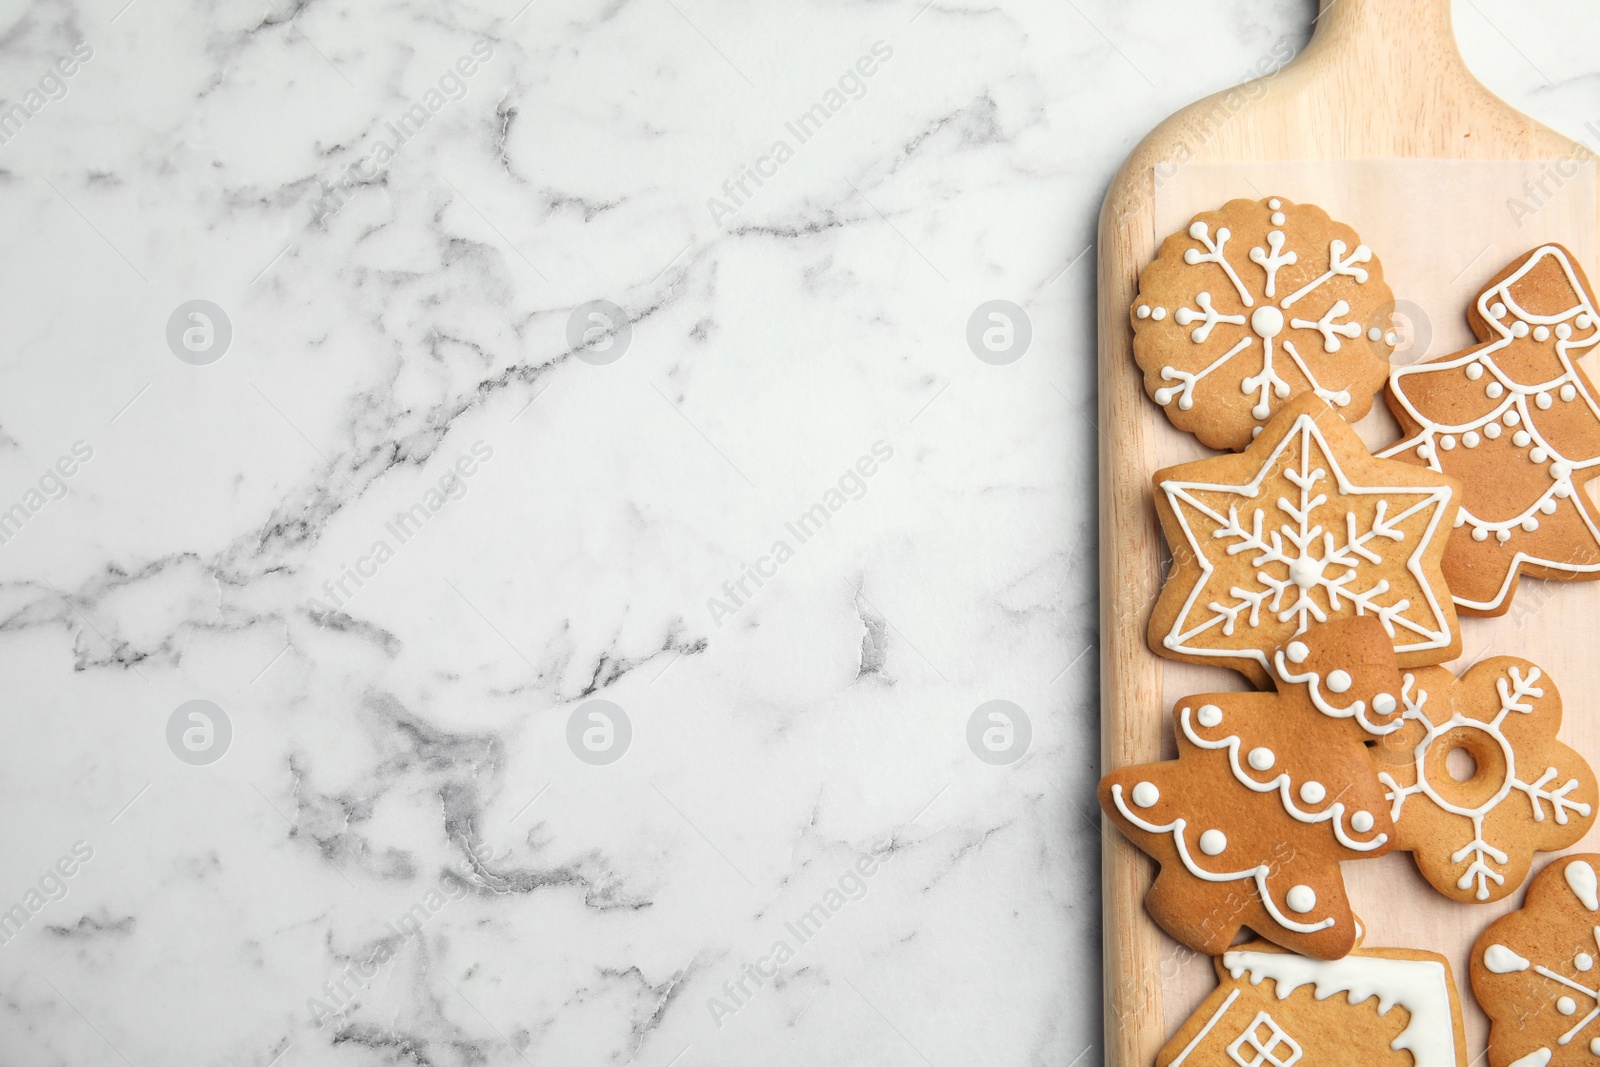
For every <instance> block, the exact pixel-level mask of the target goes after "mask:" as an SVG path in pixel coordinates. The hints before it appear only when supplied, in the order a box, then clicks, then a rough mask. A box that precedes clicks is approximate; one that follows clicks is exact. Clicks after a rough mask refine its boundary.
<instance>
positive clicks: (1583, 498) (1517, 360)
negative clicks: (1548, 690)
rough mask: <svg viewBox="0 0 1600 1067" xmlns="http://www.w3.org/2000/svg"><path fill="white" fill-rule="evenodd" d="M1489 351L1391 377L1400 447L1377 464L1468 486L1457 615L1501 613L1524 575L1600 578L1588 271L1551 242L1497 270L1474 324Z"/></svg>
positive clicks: (1599, 438) (1598, 437)
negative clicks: (1587, 369)
mask: <svg viewBox="0 0 1600 1067" xmlns="http://www.w3.org/2000/svg"><path fill="white" fill-rule="evenodd" d="M1467 318H1468V321H1469V323H1470V324H1471V326H1472V332H1473V333H1474V334H1475V335H1476V336H1477V337H1478V339H1479V341H1481V342H1483V343H1481V344H1478V345H1476V346H1474V347H1472V348H1468V349H1466V350H1465V351H1462V352H1456V353H1454V354H1452V355H1448V356H1442V357H1440V358H1439V359H1434V360H1429V361H1428V362H1427V363H1419V364H1417V365H1415V366H1411V367H1402V368H1400V369H1398V370H1396V371H1395V372H1394V377H1393V378H1392V379H1391V380H1390V384H1389V392H1388V403H1389V409H1390V410H1391V411H1393V412H1394V416H1395V418H1396V419H1398V420H1399V422H1400V430H1401V432H1402V433H1403V434H1404V435H1405V439H1404V440H1402V441H1401V442H1399V443H1398V444H1396V445H1394V446H1392V447H1390V448H1389V449H1387V450H1385V451H1384V452H1383V453H1382V454H1383V455H1385V456H1389V455H1392V456H1394V457H1396V458H1398V459H1405V460H1407V461H1409V462H1411V463H1416V464H1420V465H1425V466H1427V467H1430V468H1432V469H1433V470H1436V471H1443V472H1445V473H1447V474H1453V475H1455V476H1456V477H1458V478H1460V479H1461V481H1462V484H1463V485H1464V486H1465V491H1464V495H1463V497H1462V500H1461V510H1460V512H1459V513H1458V514H1457V516H1456V529H1455V531H1454V532H1453V533H1452V534H1451V535H1450V543H1449V547H1448V548H1447V549H1446V550H1445V557H1444V573H1445V578H1446V579H1447V580H1448V581H1449V582H1450V589H1451V591H1452V592H1453V593H1454V595H1455V601H1456V606H1457V607H1458V608H1460V610H1461V611H1463V612H1468V613H1471V614H1474V615H1501V614H1504V613H1505V611H1506V610H1507V609H1508V608H1509V607H1510V606H1511V598H1512V596H1513V594H1514V593H1515V592H1516V588H1517V578H1518V575H1519V574H1528V575H1533V576H1534V577H1538V578H1555V579H1560V580H1563V581H1575V580H1580V579H1581V580H1592V579H1595V578H1600V510H1597V509H1596V507H1595V504H1594V501H1592V500H1591V499H1590V498H1589V494H1588V493H1586V492H1585V491H1584V490H1583V486H1584V483H1585V482H1586V481H1588V480H1589V479H1590V478H1592V477H1594V476H1595V474H1596V473H1600V472H1596V471H1595V470H1594V469H1593V468H1594V467H1595V466H1596V465H1597V464H1600V403H1597V401H1596V393H1595V389H1594V386H1593V384H1591V383H1590V381H1589V379H1588V378H1587V377H1586V376H1585V375H1584V373H1583V370H1582V369H1581V368H1580V367H1579V366H1578V359H1579V357H1581V356H1582V355H1584V353H1586V352H1588V351H1589V350H1590V349H1592V348H1593V347H1594V345H1595V342H1596V341H1597V340H1600V315H1597V313H1596V311H1595V303H1594V294H1593V292H1592V291H1591V290H1590V288H1589V282H1588V279H1587V278H1585V277H1584V274H1583V269H1582V268H1581V267H1580V266H1579V265H1578V264H1577V262H1576V261H1575V260H1574V259H1573V257H1572V253H1570V252H1568V251H1567V250H1566V249H1565V248H1562V247H1561V246H1560V245H1544V246H1542V247H1540V248H1536V249H1534V250H1533V251H1532V252H1529V253H1528V254H1527V255H1525V256H1522V257H1521V258H1520V259H1518V260H1517V261H1516V262H1514V263H1512V264H1511V265H1510V266H1509V267H1507V268H1506V269H1505V270H1503V271H1501V272H1500V273H1499V274H1498V275H1497V276H1496V277H1495V279H1494V280H1493V281H1491V282H1490V283H1489V284H1488V286H1487V287H1485V288H1484V290H1483V291H1482V292H1481V293H1479V294H1478V302H1477V305H1476V306H1475V307H1474V308H1473V309H1472V312H1471V313H1470V314H1469V315H1468V316H1467Z"/></svg>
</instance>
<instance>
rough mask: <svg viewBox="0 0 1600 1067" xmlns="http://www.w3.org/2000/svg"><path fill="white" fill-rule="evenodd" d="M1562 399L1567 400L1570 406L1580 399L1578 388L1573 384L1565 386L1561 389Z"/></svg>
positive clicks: (1569, 383)
mask: <svg viewBox="0 0 1600 1067" xmlns="http://www.w3.org/2000/svg"><path fill="white" fill-rule="evenodd" d="M1561 399H1562V400H1565V401H1566V402H1567V403H1569V404H1570V403H1572V402H1573V401H1574V400H1576V399H1578V387H1577V386H1575V385H1573V384H1572V383H1571V382H1568V383H1567V384H1566V385H1563V386H1562V387H1561Z"/></svg>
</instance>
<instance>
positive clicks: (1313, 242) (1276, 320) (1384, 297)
mask: <svg viewBox="0 0 1600 1067" xmlns="http://www.w3.org/2000/svg"><path fill="white" fill-rule="evenodd" d="M1392 299H1393V297H1392V296H1391V294H1390V291H1389V287H1388V286H1387V285H1385V284H1384V282H1383V270H1382V267H1381V266H1380V265H1379V263H1378V260H1377V258H1376V257H1375V256H1374V255H1373V254H1372V250H1371V249H1370V248H1368V247H1367V246H1366V245H1364V244H1362V243H1361V242H1360V240H1359V238H1357V236H1356V234H1355V231H1353V230H1351V229H1350V227H1348V226H1345V225H1343V224H1342V223H1338V222H1334V221H1333V220H1332V219H1330V218H1329V217H1328V215H1327V213H1326V212H1324V211H1323V210H1322V209H1321V208H1318V207H1315V206H1313V205H1310V204H1295V203H1292V202H1290V201H1288V200H1284V199H1282V198H1279V197H1272V198H1270V199H1267V200H1261V201H1254V200H1230V201H1229V202H1228V203H1227V204H1226V205H1224V206H1223V208H1222V209H1221V210H1220V211H1211V212H1205V213H1202V214H1200V215H1198V216H1196V217H1195V219H1194V221H1193V222H1191V223H1190V224H1189V227H1188V229H1187V230H1185V231H1183V232H1180V233H1176V234H1173V235H1172V236H1170V237H1168V238H1167V239H1166V241H1165V242H1163V244H1162V246H1161V252H1160V255H1159V256H1158V257H1157V258H1156V260H1155V262H1153V263H1151V264H1150V265H1149V266H1148V267H1146V268H1145V270H1144V272H1143V273H1142V274H1141V275H1140V277H1139V295H1138V297H1137V298H1136V299H1135V300H1134V303H1133V307H1132V316H1133V328H1134V345H1133V348H1134V357H1135V359H1137V361H1138V363H1139V366H1140V367H1141V368H1142V369H1143V370H1144V375H1145V391H1146V392H1147V393H1149V395H1150V396H1151V398H1152V399H1154V400H1155V402H1156V403H1158V404H1160V405H1161V406H1162V408H1163V409H1164V410H1165V411H1166V413H1167V417H1168V418H1169V419H1171V420H1172V423H1173V425H1175V426H1177V427H1178V428H1179V429H1181V430H1187V431H1189V432H1191V433H1193V434H1195V435H1196V436H1197V437H1199V438H1200V440H1201V441H1203V442H1204V443H1205V444H1207V445H1210V446H1211V447H1213V448H1227V449H1240V448H1243V447H1244V446H1246V445H1248V444H1249V443H1250V441H1251V439H1252V437H1253V436H1254V435H1255V434H1258V433H1260V432H1261V425H1262V424H1263V423H1265V422H1266V421H1267V420H1268V419H1270V418H1271V417H1272V415H1273V413H1274V412H1275V411H1277V410H1278V409H1279V408H1281V407H1282V406H1283V404H1284V402H1285V401H1287V400H1289V399H1291V398H1293V397H1295V396H1298V395H1300V394H1302V393H1313V394H1315V395H1316V396H1318V397H1320V398H1321V399H1322V400H1324V401H1326V402H1328V403H1329V404H1331V405H1333V406H1334V407H1335V408H1337V409H1338V410H1339V411H1340V413H1341V414H1343V415H1344V416H1345V417H1347V418H1349V419H1359V418H1361V417H1362V416H1364V415H1365V414H1366V413H1367V411H1368V410H1369V409H1370V408H1371V406H1372V394H1373V393H1374V392H1376V391H1377V390H1378V389H1380V388H1382V387H1383V383H1384V380H1385V378H1386V377H1387V374H1388V369H1389V368H1388V362H1387V360H1388V355H1389V351H1390V348H1391V347H1392V346H1393V343H1394V338H1393V336H1392V335H1391V334H1388V333H1386V332H1384V331H1383V330H1381V329H1379V328H1377V327H1375V326H1371V327H1369V326H1368V325H1367V324H1368V323H1370V322H1372V321H1373V320H1374V319H1375V318H1377V317H1379V316H1380V313H1381V311H1382V310H1383V309H1384V307H1385V306H1386V305H1388V304H1390V303H1391V302H1392Z"/></svg>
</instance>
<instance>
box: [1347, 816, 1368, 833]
mask: <svg viewBox="0 0 1600 1067" xmlns="http://www.w3.org/2000/svg"><path fill="white" fill-rule="evenodd" d="M1350 827H1351V829H1353V830H1355V832H1356V833H1358V834H1364V833H1366V832H1367V831H1368V830H1370V829H1372V812H1370V811H1358V812H1356V813H1355V814H1354V815H1352V816H1350Z"/></svg>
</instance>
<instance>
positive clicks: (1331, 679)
mask: <svg viewBox="0 0 1600 1067" xmlns="http://www.w3.org/2000/svg"><path fill="white" fill-rule="evenodd" d="M1349 688H1350V674H1349V672H1348V671H1331V672H1329V674H1328V689H1329V691H1331V692H1334V693H1343V692H1345V691H1346V690H1347V689H1349Z"/></svg>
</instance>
